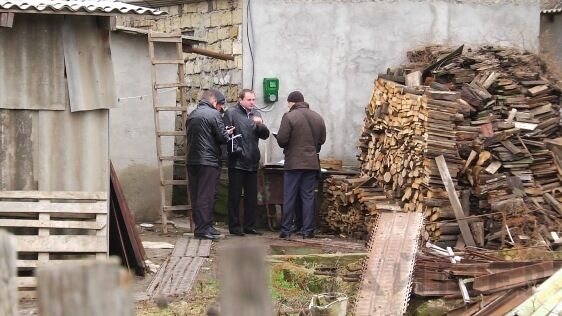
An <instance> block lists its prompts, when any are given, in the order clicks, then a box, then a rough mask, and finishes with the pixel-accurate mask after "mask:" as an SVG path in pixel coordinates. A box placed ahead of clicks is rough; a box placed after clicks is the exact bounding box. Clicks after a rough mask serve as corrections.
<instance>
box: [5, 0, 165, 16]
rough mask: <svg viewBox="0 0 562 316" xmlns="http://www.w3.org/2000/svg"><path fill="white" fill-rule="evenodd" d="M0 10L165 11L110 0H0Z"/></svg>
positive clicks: (147, 13)
mask: <svg viewBox="0 0 562 316" xmlns="http://www.w3.org/2000/svg"><path fill="white" fill-rule="evenodd" d="M0 10H4V11H16V12H20V11H24V12H39V13H40V12H45V13H49V12H53V13H60V14H84V13H89V14H92V15H100V14H101V15H108V14H111V15H113V14H139V15H164V14H166V12H163V11H160V10H156V9H150V8H144V7H139V6H136V5H132V4H128V3H123V2H119V1H111V0H103V1H96V0H57V1H48V0H0Z"/></svg>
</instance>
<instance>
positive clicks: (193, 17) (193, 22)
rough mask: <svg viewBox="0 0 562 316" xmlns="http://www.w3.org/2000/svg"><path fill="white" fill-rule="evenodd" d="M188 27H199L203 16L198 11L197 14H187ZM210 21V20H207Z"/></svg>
mask: <svg viewBox="0 0 562 316" xmlns="http://www.w3.org/2000/svg"><path fill="white" fill-rule="evenodd" d="M189 17H190V18H189V22H190V23H189V27H192V28H201V25H202V24H203V18H204V17H203V16H202V15H201V14H199V13H197V14H189ZM209 23H210V22H209Z"/></svg>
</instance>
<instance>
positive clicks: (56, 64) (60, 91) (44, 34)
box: [0, 14, 66, 110]
mask: <svg viewBox="0 0 562 316" xmlns="http://www.w3.org/2000/svg"><path fill="white" fill-rule="evenodd" d="M63 21H64V20H63V17H62V16H45V15H32V14H21V15H18V16H17V18H16V19H15V20H14V25H13V27H12V28H6V27H1V28H0V47H2V49H0V108H3V109H19V110H24V109H29V110H64V109H65V106H66V104H65V93H66V83H65V79H64V53H63V43H62V25H63Z"/></svg>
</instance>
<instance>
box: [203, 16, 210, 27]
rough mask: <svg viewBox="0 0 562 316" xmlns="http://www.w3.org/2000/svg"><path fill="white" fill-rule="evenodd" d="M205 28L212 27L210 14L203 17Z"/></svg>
mask: <svg viewBox="0 0 562 316" xmlns="http://www.w3.org/2000/svg"><path fill="white" fill-rule="evenodd" d="M202 21H203V26H204V27H211V15H210V14H205V15H204V16H203V20H202Z"/></svg>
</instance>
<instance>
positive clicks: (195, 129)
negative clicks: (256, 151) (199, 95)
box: [186, 101, 228, 167]
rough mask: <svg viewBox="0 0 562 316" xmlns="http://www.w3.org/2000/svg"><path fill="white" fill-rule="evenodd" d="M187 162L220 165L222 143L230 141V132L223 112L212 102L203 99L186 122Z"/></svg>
mask: <svg viewBox="0 0 562 316" xmlns="http://www.w3.org/2000/svg"><path fill="white" fill-rule="evenodd" d="M186 130H187V146H186V151H187V164H188V165H202V166H211V167H219V165H220V158H221V148H220V145H221V144H226V142H227V141H228V133H227V132H226V128H225V126H224V123H223V120H222V117H221V114H220V113H219V111H217V109H215V108H214V107H213V106H212V105H211V104H209V103H208V102H206V101H201V102H199V104H198V105H197V108H196V109H195V110H193V112H191V113H190V114H189V116H188V118H187V122H186Z"/></svg>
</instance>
